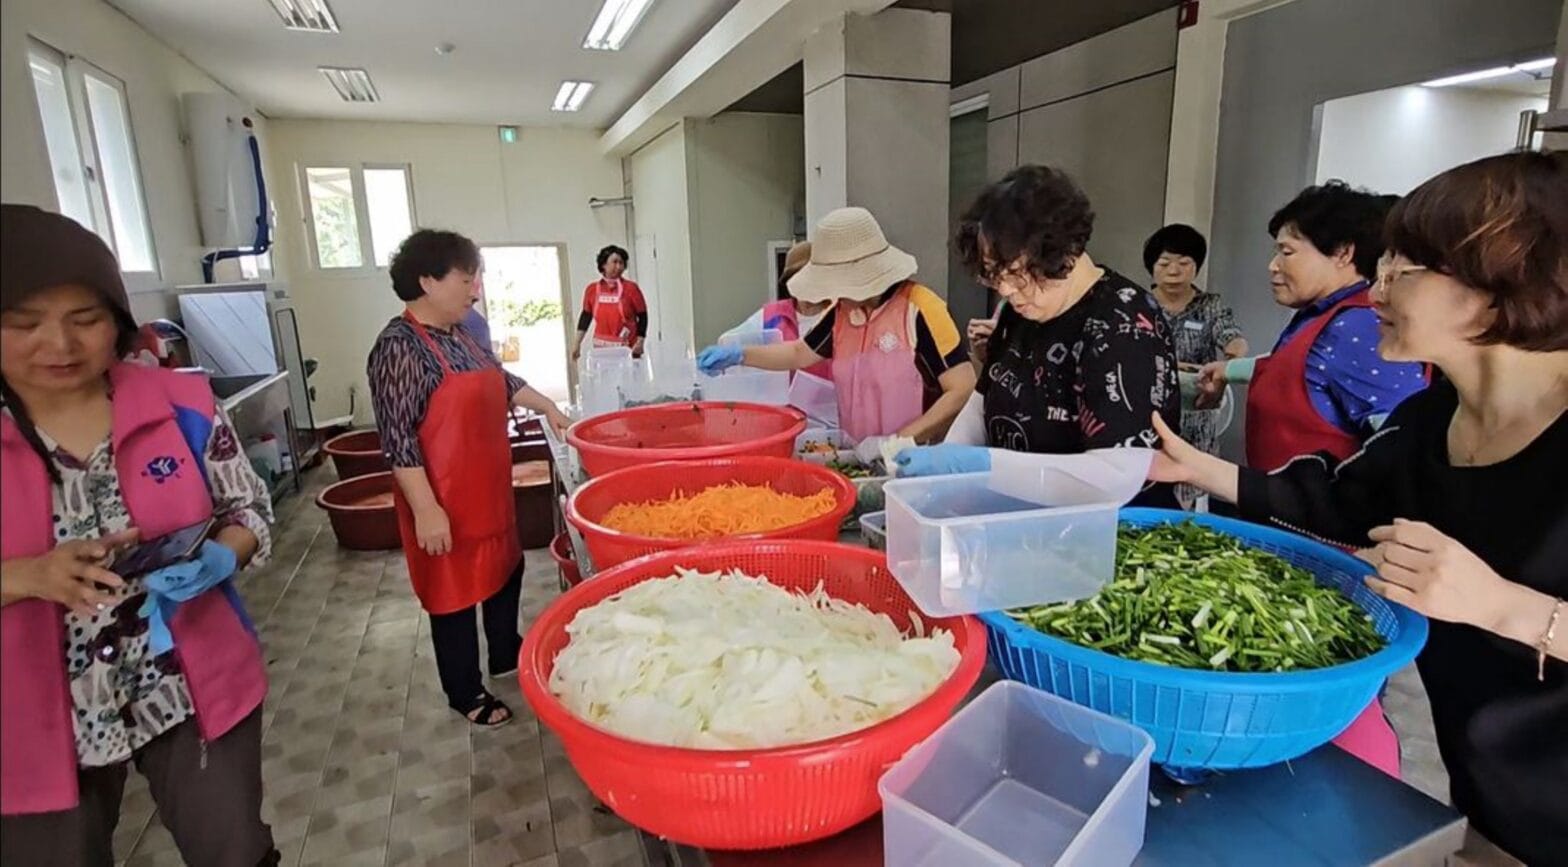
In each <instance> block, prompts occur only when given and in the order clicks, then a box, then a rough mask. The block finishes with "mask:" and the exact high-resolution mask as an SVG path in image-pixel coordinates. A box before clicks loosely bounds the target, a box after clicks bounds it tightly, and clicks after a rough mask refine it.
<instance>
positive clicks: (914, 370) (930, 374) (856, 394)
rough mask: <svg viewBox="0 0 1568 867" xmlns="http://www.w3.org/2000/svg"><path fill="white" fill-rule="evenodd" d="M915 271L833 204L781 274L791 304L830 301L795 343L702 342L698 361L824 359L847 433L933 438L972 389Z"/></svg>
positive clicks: (967, 368)
mask: <svg viewBox="0 0 1568 867" xmlns="http://www.w3.org/2000/svg"><path fill="white" fill-rule="evenodd" d="M914 276H915V259H914V257H913V256H910V255H909V254H908V253H905V252H904V251H902V250H900V249H898V248H897V247H894V246H893V245H891V244H889V243H888V241H887V237H886V236H884V235H883V234H882V227H881V226H879V225H877V221H876V218H874V217H872V216H871V212H869V211H867V210H866V209H864V208H840V209H838V210H836V211H833V212H831V213H829V214H828V215H827V216H825V217H823V218H822V221H821V222H819V223H818V224H817V233H816V237H815V238H814V239H813V241H812V245H811V259H810V262H809V263H808V264H807V265H806V266H805V267H804V268H802V269H801V271H800V273H798V274H796V275H795V276H794V277H793V278H792V279H791V280H790V281H789V291H790V294H791V295H793V296H794V297H795V298H796V299H798V300H799V301H801V302H804V303H816V302H821V301H829V300H836V301H837V305H836V306H835V307H834V308H833V309H832V310H830V311H829V312H828V314H827V315H826V316H825V317H824V318H823V320H822V321H821V322H820V323H818V324H817V326H816V327H815V328H813V329H812V330H811V332H810V333H808V334H807V335H805V336H804V337H802V338H801V339H799V340H796V341H793V342H790V343H781V344H774V345H772V346H752V347H747V348H744V349H743V348H742V347H739V346H711V347H709V348H707V349H704V350H703V351H702V353H701V354H700V355H699V356H698V359H697V364H698V366H699V367H700V368H702V370H703V371H704V372H706V373H717V372H719V371H722V370H725V369H727V368H730V367H734V366H735V365H738V364H745V365H748V366H750V367H757V368H762V369H764V370H804V369H806V368H809V367H812V366H813V365H819V364H822V363H823V362H825V361H831V363H832V374H833V383H834V385H835V386H836V388H837V392H838V418H839V425H840V427H841V428H842V429H843V431H844V433H845V434H846V435H848V436H849V437H851V438H852V439H854V440H855V441H857V442H860V443H861V444H862V445H866V444H871V445H873V446H874V445H875V444H876V443H877V441H879V440H881V439H883V438H886V437H889V436H904V437H910V438H912V439H914V440H916V441H917V442H932V441H938V440H941V438H942V436H943V435H944V434H945V433H947V429H948V427H949V426H950V425H951V424H952V423H953V419H954V418H956V417H957V416H958V412H959V410H961V409H963V408H964V403H965V402H967V401H968V400H969V396H970V394H972V393H973V392H974V387H975V370H974V367H973V366H971V365H970V364H969V353H968V350H967V348H966V347H965V346H964V341H963V338H962V337H961V336H960V335H959V333H958V326H957V325H956V324H954V322H953V317H952V314H950V313H948V311H947V305H946V303H944V302H943V301H942V299H941V298H940V297H938V296H937V294H936V293H935V292H932V291H931V290H930V289H928V288H926V287H925V286H922V285H920V284H919V283H917V282H915V281H914V280H913V279H912V278H913V277H914ZM866 451H868V452H875V451H876V449H875V448H870V449H867V450H866Z"/></svg>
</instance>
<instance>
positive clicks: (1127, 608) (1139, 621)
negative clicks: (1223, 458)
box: [1008, 521, 1383, 672]
mask: <svg viewBox="0 0 1568 867" xmlns="http://www.w3.org/2000/svg"><path fill="white" fill-rule="evenodd" d="M1008 614H1009V615H1010V616H1011V617H1013V618H1014V619H1016V620H1019V621H1021V622H1023V623H1027V624H1028V625H1030V626H1033V627H1034V628H1035V629H1038V630H1040V631H1041V632H1044V633H1046V634H1048V635H1054V636H1056V637H1058V638H1062V639H1065V640H1067V641H1071V642H1073V643H1074V644H1079V645H1082V646H1084V647H1092V648H1094V649H1096V650H1102V651H1105V652H1106V653H1110V654H1113V655H1116V656H1120V657H1124V658H1127V659H1134V660H1138V661H1140V662H1152V663H1157V664H1160V665H1171V666H1176V667H1179V668H1197V669H1213V670H1217V671H1252V672H1259V671H1292V670H1298V669H1312V668H1325V667H1327V666H1331V665H1338V664H1341V663H1345V662H1351V661H1354V660H1357V659H1361V658H1363V657H1366V656H1370V655H1371V654H1373V653H1376V652H1377V651H1378V650H1380V649H1382V647H1383V637H1382V636H1381V635H1379V634H1378V632H1377V629H1376V628H1375V627H1374V626H1373V625H1372V620H1371V618H1370V617H1368V616H1367V613H1366V612H1365V611H1363V610H1362V609H1361V607H1360V606H1358V605H1356V604H1355V603H1354V602H1351V601H1350V600H1349V599H1347V598H1346V597H1344V596H1343V595H1341V594H1340V593H1339V592H1338V591H1337V590H1334V589H1333V588H1330V587H1324V586H1322V585H1320V584H1318V583H1317V582H1316V581H1314V580H1313V578H1312V574H1311V573H1310V572H1308V571H1307V570H1305V569H1303V568H1301V567H1299V566H1295V565H1292V564H1291V563H1289V562H1287V561H1286V560H1285V559H1283V558H1281V557H1279V556H1277V555H1275V554H1271V553H1269V552H1267V551H1263V550H1260V549H1257V548H1251V547H1248V546H1247V545H1244V544H1243V543H1242V542H1241V541H1240V540H1238V539H1236V538H1235V537H1233V536H1228V535H1226V534H1224V533H1220V532H1217V531H1215V530H1211V529H1208V528H1206V527H1202V526H1199V525H1198V524H1196V523H1194V522H1192V521H1187V522H1185V523H1180V524H1162V525H1158V526H1154V527H1149V528H1142V529H1140V528H1132V527H1126V526H1123V527H1122V528H1121V529H1120V530H1118V531H1117V534H1116V577H1115V578H1114V580H1112V581H1111V583H1110V584H1109V585H1107V586H1106V588H1105V589H1104V590H1102V591H1100V593H1099V594H1098V595H1096V596H1094V597H1091V598H1089V599H1084V600H1080V601H1077V602H1063V603H1057V604H1054V605H1040V606H1036V607H1034V608H1026V609H1018V610H1015V611H1010V612H1008Z"/></svg>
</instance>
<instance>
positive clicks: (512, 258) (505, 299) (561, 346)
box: [480, 244, 571, 403]
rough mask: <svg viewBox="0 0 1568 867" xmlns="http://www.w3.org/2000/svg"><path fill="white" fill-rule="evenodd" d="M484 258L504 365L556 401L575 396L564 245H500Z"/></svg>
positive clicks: (489, 311) (487, 304) (488, 309)
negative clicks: (569, 369)
mask: <svg viewBox="0 0 1568 867" xmlns="http://www.w3.org/2000/svg"><path fill="white" fill-rule="evenodd" d="M480 253H481V254H482V255H483V256H484V263H485V272H484V299H483V302H482V303H483V304H484V308H485V309H484V313H485V318H486V319H487V320H488V321H489V324H490V342H491V344H492V345H493V347H494V349H495V352H496V357H498V358H500V359H501V366H502V367H505V368H506V369H507V370H508V371H511V372H512V373H515V374H517V375H518V376H521V377H522V378H523V379H525V380H527V381H528V384H529V385H531V386H533V387H534V388H536V389H538V390H539V392H540V393H542V394H544V395H545V396H546V397H548V398H550V399H551V400H553V401H556V402H557V403H564V402H566V401H567V400H568V399H569V397H570V394H571V385H570V381H569V380H568V378H567V365H566V323H565V321H564V318H563V317H564V316H565V312H564V310H565V308H564V306H563V304H562V298H564V297H566V296H565V289H566V280H567V277H566V270H565V269H566V264H565V263H566V246H565V245H564V244H526V245H523V244H519V245H495V246H486V247H481V248H480Z"/></svg>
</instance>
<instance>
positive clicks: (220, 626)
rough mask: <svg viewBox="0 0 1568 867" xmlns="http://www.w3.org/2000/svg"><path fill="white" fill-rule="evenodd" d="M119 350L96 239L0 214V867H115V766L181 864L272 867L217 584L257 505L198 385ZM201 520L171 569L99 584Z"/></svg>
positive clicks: (261, 675) (257, 713) (244, 463)
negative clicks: (139, 781)
mask: <svg viewBox="0 0 1568 867" xmlns="http://www.w3.org/2000/svg"><path fill="white" fill-rule="evenodd" d="M135 335H136V328H135V322H134V320H133V319H132V318H131V314H130V310H129V306H128V303H127V299H126V294H125V287H124V285H123V284H122V283H121V281H120V268H119V265H118V263H117V262H116V261H115V258H114V254H113V253H111V252H110V251H109V248H108V247H107V246H105V245H104V243H103V242H102V241H101V240H99V239H98V237H97V236H96V235H94V234H92V233H91V232H89V231H88V230H86V229H84V228H83V227H81V226H80V225H78V224H76V223H75V222H72V221H71V220H69V219H67V218H65V217H62V216H60V215H58V214H51V213H48V212H45V211H41V210H39V209H37V208H32V207H27V206H23V205H3V206H0V336H3V339H0V374H3V377H0V397H3V399H4V406H3V408H0V495H3V496H0V510H3V520H0V606H3V607H0V668H3V675H0V685H3V690H0V861H3V862H4V863H7V864H10V863H16V864H73V865H74V864H93V865H98V864H112V863H114V858H113V851H112V845H111V843H112V839H113V836H114V828H115V824H116V822H117V820H118V818H119V809H120V798H121V794H122V792H123V790H124V787H125V779H126V773H127V770H128V767H129V765H130V763H131V762H134V763H135V764H136V768H137V770H138V771H140V772H141V773H142V775H143V776H145V777H146V778H147V781H148V785H149V788H150V790H151V792H152V797H153V800H154V802H155V803H156V804H157V808H158V815H159V817H160V818H161V820H162V822H163V824H164V825H165V827H167V828H168V829H169V831H170V833H171V834H172V835H173V837H174V841H175V843H176V845H177V846H178V847H179V851H180V854H181V856H182V857H183V858H184V859H185V861H186V863H188V864H191V865H196V867H207V865H223V867H229V865H233V867H252V865H257V864H276V863H277V861H278V852H277V851H276V850H275V849H274V847H273V841H272V833H271V831H270V829H269V828H268V827H267V825H266V824H265V823H263V822H262V820H261V702H262V698H263V697H264V695H265V694H266V689H267V681H266V667H265V664H264V662H263V660H262V657H261V649H260V646H259V644H258V643H257V641H256V637H255V635H254V634H253V633H252V631H251V629H250V627H249V621H248V620H247V618H246V617H245V613H244V611H243V609H242V608H240V607H239V605H238V599H237V596H236V595H235V594H234V593H233V592H232V591H231V589H230V588H227V587H225V586H224V585H225V582H226V581H227V579H228V578H229V577H230V576H232V575H233V574H234V573H235V571H236V570H237V569H238V568H239V567H241V566H243V565H245V564H247V563H253V562H258V561H260V560H261V559H264V558H265V557H266V554H267V551H268V548H269V540H268V533H267V523H268V521H269V520H270V519H271V500H270V497H269V495H268V491H267V486H266V484H265V483H264V482H262V480H261V479H260V478H258V477H257V476H256V474H255V472H254V471H253V470H252V469H251V467H250V462H249V460H248V459H247V458H246V457H245V454H244V452H243V451H242V450H241V449H240V446H239V440H238V439H237V437H236V436H235V434H234V430H233V428H231V427H230V426H229V422H228V420H227V419H226V418H225V417H224V414H223V412H222V410H220V409H218V407H217V405H216V401H215V400H214V398H213V394H212V390H211V388H210V387H209V386H208V384H207V382H206V380H205V379H204V378H202V377H198V376H191V375H188V374H180V373H174V372H172V371H166V370H161V369H158V368H151V367H144V366H141V365H137V364H131V363H126V362H122V361H120V359H121V358H122V356H123V355H124V352H125V350H126V349H128V348H129V347H130V345H131V343H132V341H133V339H134V337H135ZM209 521H210V522H212V527H213V528H214V530H213V532H212V535H211V538H210V539H209V540H208V541H206V542H205V543H203V544H202V545H201V547H200V549H199V551H198V556H197V558H196V559H195V560H193V561H191V562H189V563H185V564H182V565H181V566H177V567H171V568H169V569H163V570H157V571H154V572H152V573H150V574H147V575H139V576H130V575H126V576H122V575H117V574H115V573H114V572H113V571H112V569H111V568H110V567H111V564H112V563H113V557H114V555H115V554H116V553H118V552H119V551H121V550H123V549H125V548H127V547H129V546H131V545H133V544H134V543H135V542H136V541H138V540H148V541H151V540H156V539H158V538H160V537H163V536H166V535H168V534H170V533H176V532H178V531H181V530H183V529H185V528H187V527H190V526H192V525H197V526H200V525H203V524H205V523H207V522H209ZM181 582H183V583H184V590H185V592H184V593H183V594H181V595H180V597H179V598H183V599H184V601H180V602H176V601H175V599H174V598H171V597H172V596H173V593H172V591H171V597H165V596H163V595H162V594H163V591H162V590H158V588H169V587H172V586H173V585H175V584H179V583H181ZM149 588H153V589H154V590H158V592H157V593H155V594H154V597H155V598H153V599H152V600H151V603H150V604H149V600H148V596H149ZM144 610H146V611H149V612H152V616H151V617H149V616H148V615H146V614H143V611H144ZM165 627H167V628H166V629H165ZM171 642H172V647H170V646H168V645H169V644H170V643H171Z"/></svg>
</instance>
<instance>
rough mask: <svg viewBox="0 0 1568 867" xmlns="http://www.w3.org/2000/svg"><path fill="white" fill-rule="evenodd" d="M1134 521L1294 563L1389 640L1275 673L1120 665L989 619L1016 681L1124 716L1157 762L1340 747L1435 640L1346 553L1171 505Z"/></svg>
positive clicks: (1198, 763) (1226, 762) (1198, 764)
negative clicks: (1362, 653) (1366, 651)
mask: <svg viewBox="0 0 1568 867" xmlns="http://www.w3.org/2000/svg"><path fill="white" fill-rule="evenodd" d="M1120 517H1121V521H1122V522H1123V523H1126V524H1131V525H1133V526H1140V527H1142V526H1151V525H1154V524H1167V523H1175V522H1180V521H1186V520H1194V521H1196V522H1197V523H1199V524H1201V525H1203V526H1205V527H1210V528H1213V529H1215V530H1219V531H1221V532H1223V533H1226V534H1228V535H1231V536H1235V537H1236V538H1238V539H1240V540H1241V541H1242V542H1244V543H1246V544H1247V545H1250V546H1252V547H1254V548H1261V549H1263V550H1265V551H1270V552H1272V553H1274V554H1278V555H1279V556H1281V557H1283V558H1285V559H1286V560H1288V561H1290V562H1291V563H1293V564H1295V565H1297V566H1300V567H1302V568H1304V569H1306V570H1307V571H1309V572H1311V573H1312V574H1313V576H1314V577H1316V578H1317V580H1318V582H1319V583H1320V584H1323V585H1325V586H1330V587H1334V588H1336V589H1338V590H1339V591H1340V592H1341V593H1344V594H1345V595H1346V596H1348V597H1350V598H1351V599H1352V600H1353V601H1354V602H1355V603H1356V604H1357V605H1360V606H1361V607H1362V608H1364V609H1366V611H1367V613H1368V614H1370V615H1371V617H1372V621H1373V623H1374V624H1375V625H1376V626H1377V630H1378V632H1379V633H1381V634H1382V635H1383V637H1384V638H1385V639H1387V640H1388V644H1387V645H1386V646H1385V647H1384V648H1383V649H1382V650H1380V651H1378V652H1377V653H1374V654H1373V655H1371V656H1369V657H1366V658H1365V659H1359V660H1356V661H1355V662H1349V663H1346V664H1344V665H1336V666H1333V667H1330V668H1322V669H1316V670H1313V671H1295V672H1281V673H1270V674H1253V673H1249V672H1225V671H1195V670H1192V669H1183V668H1174V667H1170V666H1164V665H1155V664H1153V663H1147V662H1136V661H1133V660H1128V659H1122V658H1120V657H1116V656H1112V655H1110V654H1108V653H1102V652H1100V651H1098V650H1091V649H1089V648H1087V647H1080V646H1078V645H1076V644H1072V643H1069V642H1066V641H1063V640H1061V639H1058V638H1053V637H1051V636H1049V635H1045V634H1043V633H1041V632H1038V631H1036V630H1035V629H1033V628H1031V627H1030V626H1028V625H1027V624H1023V623H1019V622H1017V621H1015V620H1013V619H1012V618H1011V617H1008V616H1007V615H1006V614H1005V613H1003V612H1000V611H993V612H988V613H986V614H982V615H980V619H981V620H982V621H984V623H985V625H986V632H987V640H988V642H989V646H990V652H991V659H992V660H993V661H994V662H995V663H996V665H997V667H998V668H999V669H1001V671H1002V674H1003V675H1004V676H1006V677H1008V678H1010V679H1012V680H1019V681H1023V682H1024V683H1027V684H1029V685H1030V686H1034V687H1038V688H1040V689H1043V690H1045V691H1047V692H1050V693H1053V694H1055V695H1058V696H1061V697H1062V698H1065V699H1068V700H1069V701H1073V702H1076V703H1078V704H1081V705H1084V706H1086V707H1092V708H1094V709H1095V710H1098V711H1101V712H1103V713H1107V714H1110V715H1111V716H1114V717H1119V718H1121V719H1124V720H1127V721H1129V722H1131V723H1133V724H1134V725H1137V726H1139V727H1141V728H1143V729H1144V730H1145V731H1147V732H1148V733H1149V734H1150V735H1151V736H1153V738H1154V756H1153V761H1154V762H1156V763H1159V764H1163V765H1167V766H1172V767H1177V768H1195V769H1226V768H1253V767H1261V766H1263V765H1272V764H1276V763H1278V762H1283V761H1286V760H1289V759H1293V758H1296V757H1297V756H1301V755H1304V754H1306V753H1308V752H1311V751H1312V750H1313V749H1316V748H1317V747H1319V746H1321V745H1322V744H1325V743H1327V742H1328V741H1330V740H1332V739H1333V738H1334V737H1335V736H1336V735H1338V734H1339V733H1340V732H1342V731H1344V730H1345V728H1346V727H1348V726H1349V725H1350V723H1351V722H1353V721H1354V720H1355V718H1356V717H1357V716H1358V715H1359V714H1360V713H1361V711H1363V710H1365V709H1366V706H1367V705H1368V704H1370V703H1371V702H1372V700H1373V699H1374V698H1376V697H1377V694H1378V690H1379V689H1381V688H1382V685H1383V682H1384V681H1385V680H1387V679H1388V677H1389V675H1391V674H1393V673H1394V672H1396V671H1398V670H1399V669H1401V668H1403V667H1405V666H1406V665H1408V664H1410V662H1411V660H1413V659H1415V656H1416V654H1417V653H1419V652H1420V650H1421V647H1422V646H1423V645H1424V644H1426V634H1427V623H1426V618H1424V617H1422V616H1421V615H1419V614H1416V613H1415V612H1413V611H1410V610H1409V609H1407V608H1404V607H1403V606H1399V605H1394V604H1391V603H1389V602H1388V601H1386V600H1384V599H1383V598H1382V597H1380V596H1378V595H1377V594H1375V593H1373V592H1372V591H1370V590H1368V589H1367V588H1366V586H1365V585H1364V584H1363V583H1362V580H1361V579H1362V578H1363V576H1365V575H1366V574H1367V571H1368V567H1367V565H1366V564H1365V563H1362V562H1361V561H1360V560H1358V559H1356V558H1355V557H1352V556H1351V555H1349V554H1346V553H1344V552H1342V551H1339V550H1336V549H1334V548H1331V547H1329V546H1327V545H1322V544H1320V543H1317V542H1313V541H1311V540H1309V539H1304V538H1302V537H1300V536H1296V535H1292V534H1290V533H1285V532H1282V531H1279V530H1272V529H1269V528H1267V527H1261V526H1258V525H1256V524H1249V523H1246V522H1244V521H1236V520H1231V519H1228V518H1218V517H1214V516H1211V515H1194V514H1191V513H1188V512H1177V511H1169V510H1165V509H1123V510H1122V512H1121V516H1120Z"/></svg>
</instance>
